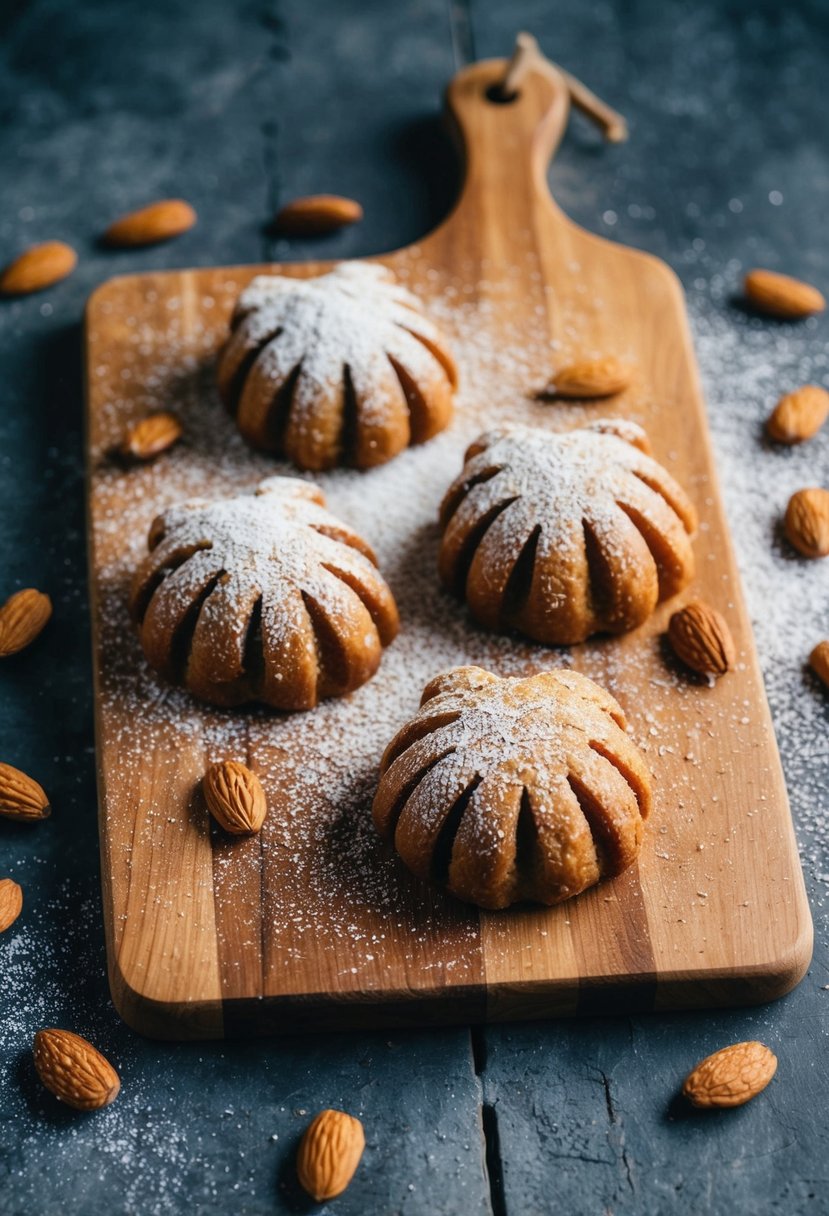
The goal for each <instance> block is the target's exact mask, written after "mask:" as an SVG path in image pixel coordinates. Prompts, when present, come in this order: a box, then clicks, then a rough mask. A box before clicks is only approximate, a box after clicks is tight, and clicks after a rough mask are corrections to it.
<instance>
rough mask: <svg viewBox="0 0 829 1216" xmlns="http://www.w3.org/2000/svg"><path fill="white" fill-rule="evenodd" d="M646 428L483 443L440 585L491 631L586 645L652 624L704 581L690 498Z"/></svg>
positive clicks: (455, 506)
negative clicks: (680, 594) (652, 451)
mask: <svg viewBox="0 0 829 1216" xmlns="http://www.w3.org/2000/svg"><path fill="white" fill-rule="evenodd" d="M648 451H649V448H648V441H647V436H646V435H645V432H644V431H643V430H642V428H641V427H639V426H637V425H636V424H635V423H631V422H627V421H622V422H617V421H615V420H611V419H605V420H602V421H600V422H598V423H596V424H595V425H593V426H589V427H585V428H584V429H580V430H576V431H570V432H568V433H566V434H556V433H553V432H550V431H542V430H535V429H532V428H529V427H518V428H515V429H512V430H503V431H491V432H489V433H488V434H486V435H482V436H481V437H480V438H479V439H477V440H476V441H475V443H473V444H472V446H471V447H470V448H469V449H468V451H467V453H466V458H465V459H466V462H465V464H464V468H463V472H462V473H461V475H460V476H459V477H458V478H457V480H456V481H455V482H454V484H453V485H452V486H451V487H450V489H449V491H448V492H447V494H446V496H445V498H444V500H443V504H442V506H441V510H440V522H441V527H442V529H443V540H442V542H441V549H440V574H441V578H442V579H443V582H444V583H445V584H446V586H447V587H449V588H450V589H452V590H453V591H455V592H456V593H457V594H458V595H461V596H465V597H466V601H467V603H468V604H469V607H470V609H471V610H472V613H473V615H474V616H475V617H476V618H477V620H478V621H480V622H481V624H482V625H485V626H486V627H487V628H489V629H496V630H506V629H518V630H520V631H521V632H522V633H524V634H527V636H529V637H531V638H533V639H534V640H535V641H537V642H544V643H548V644H569V643H573V642H582V641H584V639H585V638H587V637H589V636H590V635H591V634H593V633H599V632H609V633H621V632H623V631H624V630H627V629H633V628H635V627H636V626H637V625H641V624H642V622H643V621H645V620H647V618H648V617H649V616H650V614H651V613H652V612H653V610H654V608H655V607H656V604H657V602H658V601H659V600H664V599H667V598H668V597H669V596H671V595H675V594H676V592H677V591H680V590H681V589H682V588H683V587H684V586H685V585H686V583H688V582H689V580H690V579H691V578H692V576H693V573H694V555H693V551H692V549H691V541H690V536H691V534H692V533H693V531H694V530H695V528H696V523H697V516H696V511H695V510H694V507H693V504H692V503H691V502H690V500H689V499H688V496H687V495H686V494H685V492H684V491H683V490H682V488H681V487H680V486H679V485H677V483H676V481H674V479H673V477H671V475H670V473H668V472H667V471H666V470H665V469H663V468H662V466H661V465H660V464H658V463H657V462H656V461H655V460H654V459H653V458H652V457H651V456H650V455H649V454H648Z"/></svg>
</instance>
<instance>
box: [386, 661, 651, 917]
mask: <svg viewBox="0 0 829 1216" xmlns="http://www.w3.org/2000/svg"><path fill="white" fill-rule="evenodd" d="M624 728H625V718H624V714H623V713H622V710H621V707H620V706H619V705H618V703H617V702H616V701H615V700H614V698H613V697H612V696H610V694H609V693H607V692H605V690H604V689H602V688H601V687H599V685H598V684H595V683H594V682H593V681H592V680H590V679H588V678H587V677H586V676H583V675H580V674H579V673H578V672H575V671H560V670H557V671H545V672H541V673H539V674H537V675H534V676H529V677H526V678H506V679H499V678H498V677H497V676H494V675H492V674H491V673H490V672H487V671H484V670H482V669H481V668H480V667H459V668H455V669H453V670H451V671H448V672H445V673H443V674H442V675H441V676H439V677H437V679H435V680H433V681H432V682H431V683H430V684H429V685H427V687H426V689H425V691H424V693H423V700H422V704H421V709H420V712H419V713H418V714H417V715H416V716H415V717H414V718H413V719H412V720H411V721H410V722H409V723H408V724H407V725H406V726H404V727H403V728H402V730H400V731H399V732H398V734H397V735H396V736H395V738H394V739H393V740H392V742H391V743H390V744H389V746H388V747H387V749H386V752H385V754H384V756H383V760H382V763H381V769H380V772H381V779H380V784H379V787H378V790H377V794H376V797H375V800H374V806H373V816H374V822H375V825H376V827H377V829H378V831H379V832H380V834H381V835H382V836H383V837H384V839H386V840H387V841H389V842H393V843H394V846H395V848H396V850H397V852H398V853H399V854H400V856H401V857H402V859H403V861H404V862H405V864H406V865H407V866H408V867H409V869H410V870H412V871H413V872H414V873H415V874H416V875H417V876H418V877H419V878H423V879H429V880H431V881H432V882H434V883H435V884H437V885H439V886H442V887H445V888H446V889H447V890H449V891H450V892H452V893H453V894H454V895H456V896H458V897H459V898H461V899H463V900H466V901H468V902H470V903H475V904H478V905H480V906H481V907H485V908H504V907H507V906H508V905H509V904H512V903H515V902H518V901H523V900H532V901H537V902H540V903H545V904H555V903H559V902H560V901H562V900H564V899H568V898H570V897H571V896H573V895H577V894H578V893H579V892H580V891H583V890H585V888H587V887H590V886H592V885H593V884H594V883H596V882H598V881H599V880H600V879H601V878H607V877H611V876H613V875H615V874H618V873H620V872H621V871H622V870H624V869H625V868H626V867H627V866H629V865H630V864H631V862H633V861H634V860H635V858H636V856H637V854H638V852H639V848H640V844H641V840H642V832H643V821H644V819H646V818H647V816H648V814H649V813H650V808H651V786H650V774H649V772H648V768H647V765H646V764H645V761H644V759H643V757H642V755H641V753H640V752H639V750H638V748H637V747H636V745H635V744H634V743H633V741H632V740H631V739H630V738H629V737H628V735H627V734H626V733H625V729H624Z"/></svg>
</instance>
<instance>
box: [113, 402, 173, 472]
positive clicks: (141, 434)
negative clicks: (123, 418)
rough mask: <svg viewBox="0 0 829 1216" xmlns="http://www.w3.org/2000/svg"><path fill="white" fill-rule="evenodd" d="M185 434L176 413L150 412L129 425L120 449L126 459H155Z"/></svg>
mask: <svg viewBox="0 0 829 1216" xmlns="http://www.w3.org/2000/svg"><path fill="white" fill-rule="evenodd" d="M183 434H184V428H183V427H182V425H181V423H180V422H179V420H178V418H176V416H175V414H168V413H165V412H160V413H157V414H148V415H147V417H146V418H142V419H141V420H140V421H139V422H136V423H133V425H132V426H131V427H129V429H128V430H127V433H126V435H125V436H124V438H123V440H122V441H121V447H120V449H119V450H120V453H121V455H122V456H123V457H124V459H125V460H137V461H147V460H154V459H155V458H156V456H160V455H161V453H162V452H166V451H167V449H168V448H171V447H172V446H173V445H174V444H176V443H178V441H179V439H181V437H182V435H183Z"/></svg>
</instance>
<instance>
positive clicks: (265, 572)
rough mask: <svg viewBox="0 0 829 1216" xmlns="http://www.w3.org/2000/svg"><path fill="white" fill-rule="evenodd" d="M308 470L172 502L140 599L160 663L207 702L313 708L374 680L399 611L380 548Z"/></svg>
mask: <svg viewBox="0 0 829 1216" xmlns="http://www.w3.org/2000/svg"><path fill="white" fill-rule="evenodd" d="M324 504H325V499H324V497H323V495H322V493H321V492H320V491H319V490H318V489H317V488H316V487H315V486H313V485H309V484H308V483H307V482H304V481H300V480H299V479H298V478H290V477H272V478H269V479H268V480H266V481H264V482H262V483H261V484H260V486H259V487H258V489H257V490H256V492H255V493H254V494H242V495H239V496H238V497H235V498H227V499H220V500H218V501H214V502H209V501H205V500H203V499H193V500H191V501H189V502H184V503H180V504H177V505H176V506H173V507H170V508H168V510H166V511H164V512H163V513H162V514H161V515H160V516H159V517H158V518H157V519H156V520H155V522H154V523H153V525H152V528H151V529H150V536H149V542H148V543H149V548H150V552H149V554H148V555H147V557H146V558H145V559H144V561H143V562H142V564H141V566H140V567H139V569H138V571H137V572H136V575H135V578H134V580H133V584H132V590H131V596H130V609H131V613H132V616H133V619H134V620H135V621H136V622H137V623H138V626H139V631H140V636H141V642H142V645H143V648H144V652H145V654H146V656H147V659H148V661H149V663H150V665H151V666H152V667H154V668H155V669H156V670H158V671H160V672H161V673H162V674H163V675H164V676H165V677H167V678H168V679H170V680H172V681H173V682H174V683H180V684H183V685H184V686H185V687H187V688H188V689H190V691H191V692H193V693H194V694H195V695H196V696H198V697H200V698H201V699H203V700H207V701H211V702H214V703H217V704H221V705H238V704H241V703H243V702H245V701H252V700H255V701H263V702H265V703H266V704H269V705H272V706H274V707H276V708H278V709H286V710H294V709H310V708H312V707H313V706H314V705H316V704H317V702H318V700H320V699H321V698H322V697H329V696H338V695H342V694H343V693H347V692H350V691H352V690H353V689H355V688H357V687H358V686H359V685H360V684H363V683H364V682H365V681H366V680H368V679H369V678H370V677H371V676H372V675H373V674H374V672H375V671H376V670H377V667H378V665H379V662H380V657H381V653H382V648H383V647H384V646H386V645H388V643H389V642H391V641H392V639H393V638H394V637H395V635H396V633H397V628H398V617H397V609H396V606H395V603H394V599H393V597H392V594H391V591H390V590H389V588H388V586H387V585H386V583H385V581H384V580H383V578H382V576H381V575H380V573H379V571H378V570H377V566H376V560H375V557H374V554H373V553H372V551H371V549H370V548H369V546H368V545H367V544H366V543H365V541H363V540H362V539H361V538H360V537H359V536H358V535H357V534H356V533H355V532H354V531H353V530H352V529H351V528H349V527H348V525H347V524H344V523H342V522H341V521H340V520H338V519H336V518H335V517H334V516H333V515H331V514H330V512H328V511H327V510H326V509H325V506H324Z"/></svg>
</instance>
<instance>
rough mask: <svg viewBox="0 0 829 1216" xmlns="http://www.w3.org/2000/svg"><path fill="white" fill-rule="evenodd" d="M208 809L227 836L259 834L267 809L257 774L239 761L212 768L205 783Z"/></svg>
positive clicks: (229, 761) (220, 763)
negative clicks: (227, 833) (228, 833)
mask: <svg viewBox="0 0 829 1216" xmlns="http://www.w3.org/2000/svg"><path fill="white" fill-rule="evenodd" d="M202 787H203V789H204V797H205V801H206V802H207V809H208V810H209V811H210V814H211V815H212V816H213V818H214V819H215V820H216V822H217V823H218V824H220V826H221V827H223V828H224V830H225V831H226V832H231V833H232V834H233V835H234V836H244V835H248V834H249V833H251V832H258V831H259V829H260V828H261V826H262V824H263V823H264V822H265V815H266V814H267V810H268V806H267V802H266V801H265V791H264V790H263V789H262V785H261V783H260V781H259V778H258V777H257V776H256V773H252V772H251V770H250V769H249V768H248V767H247V766H246V765H244V764H240V763H239V762H238V761H237V760H220V761H219V762H218V763H217V764H211V766H210V768H209V769H208V770H207V772H206V773H205V775H204V780H203V781H202Z"/></svg>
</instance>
